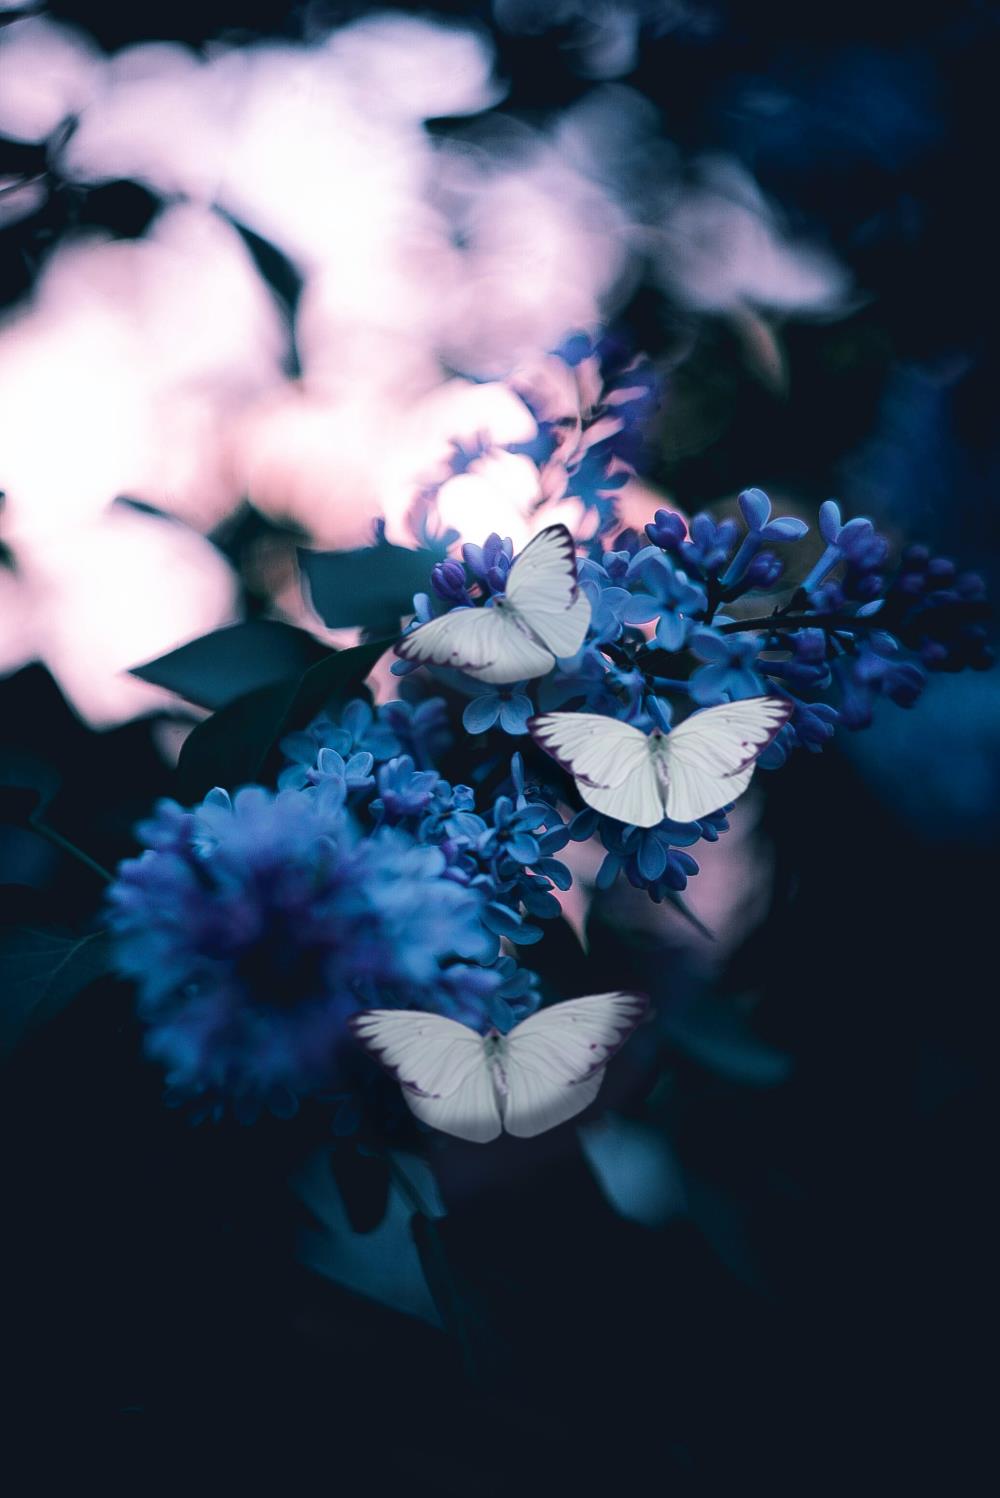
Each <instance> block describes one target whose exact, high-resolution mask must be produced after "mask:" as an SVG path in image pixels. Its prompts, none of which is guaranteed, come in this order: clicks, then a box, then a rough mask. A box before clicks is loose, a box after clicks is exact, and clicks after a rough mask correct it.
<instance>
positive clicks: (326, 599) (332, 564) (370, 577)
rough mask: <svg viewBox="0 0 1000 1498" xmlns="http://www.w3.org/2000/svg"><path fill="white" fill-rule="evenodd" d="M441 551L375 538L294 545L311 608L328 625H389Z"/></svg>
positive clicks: (422, 587)
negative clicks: (345, 547) (347, 546)
mask: <svg viewBox="0 0 1000 1498" xmlns="http://www.w3.org/2000/svg"><path fill="white" fill-rule="evenodd" d="M443 556H444V552H442V551H429V550H426V549H424V550H420V551H413V550H411V549H410V548H409V547H406V546H390V545H389V543H388V542H385V541H383V542H380V543H379V545H377V546H365V547H362V548H360V549H359V550H357V551H304V550H300V551H299V566H300V567H301V569H302V573H303V576H304V577H305V579H306V581H307V583H308V590H309V596H310V598H311V599H312V605H313V608H314V609H315V610H316V612H317V614H319V616H320V618H321V619H322V620H323V623H324V624H326V625H327V626H328V627H329V628H330V629H345V628H349V627H352V626H354V625H361V626H362V627H363V628H365V629H378V630H383V629H384V630H386V631H387V632H388V631H392V630H395V629H398V628H399V621H400V619H401V618H402V617H403V616H404V615H405V614H412V612H413V595H414V593H423V592H426V591H427V589H428V588H429V587H430V581H431V568H432V567H433V566H434V563H435V562H439V561H441V559H442V557H443Z"/></svg>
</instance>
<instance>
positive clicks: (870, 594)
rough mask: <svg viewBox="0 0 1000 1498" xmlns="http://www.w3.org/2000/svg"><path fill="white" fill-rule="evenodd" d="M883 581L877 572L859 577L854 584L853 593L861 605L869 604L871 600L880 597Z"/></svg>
mask: <svg viewBox="0 0 1000 1498" xmlns="http://www.w3.org/2000/svg"><path fill="white" fill-rule="evenodd" d="M883 584H884V580H883V579H882V578H881V577H879V575H878V573H877V572H871V573H869V574H868V576H867V577H859V578H858V579H857V581H856V582H855V584H854V588H853V593H854V596H855V598H859V599H860V600H861V601H862V603H871V601H872V599H874V598H878V597H879V596H880V595H881V592H882V588H883Z"/></svg>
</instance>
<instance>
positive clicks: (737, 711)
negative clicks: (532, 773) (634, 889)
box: [528, 697, 792, 827]
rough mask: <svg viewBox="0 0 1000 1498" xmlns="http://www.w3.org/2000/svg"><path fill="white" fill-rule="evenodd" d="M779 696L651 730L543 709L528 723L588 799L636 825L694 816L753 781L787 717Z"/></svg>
mask: <svg viewBox="0 0 1000 1498" xmlns="http://www.w3.org/2000/svg"><path fill="white" fill-rule="evenodd" d="M791 711H792V709H791V704H790V703H788V702H783V701H782V700H781V699H780V698H779V697H750V698H748V699H747V700H745V701H742V702H723V703H722V704H721V705H720V706H719V707H709V708H706V709H705V710H704V712H700V713H693V714H692V716H691V717H690V718H686V719H685V720H684V722H683V723H681V724H679V725H678V726H677V727H676V728H675V729H673V730H672V731H671V732H670V733H663V732H661V731H660V730H659V729H654V730H653V732H652V733H649V734H646V733H643V732H642V730H641V729H638V728H634V727H633V726H632V724H631V723H619V722H618V720H617V719H616V718H603V717H601V716H599V715H598V714H597V713H543V714H542V715H541V716H540V717H537V718H532V719H531V720H530V722H529V723H528V729H529V732H530V733H531V735H532V737H533V738H534V739H535V741H536V743H538V744H540V745H541V746H542V748H543V749H545V750H547V751H548V753H549V754H551V755H552V757H553V759H556V760H558V761H559V763H560V764H561V765H562V766H563V768H564V769H567V770H568V771H569V772H570V774H571V775H572V776H573V777H574V779H575V780H576V786H577V790H578V791H579V792H580V795H581V796H582V797H583V799H584V801H586V803H587V805H588V806H592V807H594V809H595V811H602V812H604V813H605V814H606V815H607V816H609V817H615V818H616V819H617V820H618V821H619V822H630V823H631V824H632V825H633V826H634V827H655V826H656V824H657V823H658V822H662V820H663V818H664V817H670V818H672V820H673V821H675V822H694V821H696V820H697V818H698V817H704V816H707V815H708V813H709V812H711V811H717V810H718V809H719V807H720V806H725V805H726V804H727V803H728V802H730V801H735V800H736V798H737V796H742V794H743V792H744V791H745V790H746V788H747V786H748V785H749V784H750V780H751V777H752V775H753V770H754V762H755V760H756V759H757V756H758V755H759V754H760V753H761V752H762V751H763V750H764V749H766V748H767V746H768V744H769V743H770V742H771V740H772V739H773V738H774V736H775V734H776V733H777V732H778V731H779V729H781V728H782V727H783V726H784V724H785V723H787V721H788V719H789V717H790V715H791Z"/></svg>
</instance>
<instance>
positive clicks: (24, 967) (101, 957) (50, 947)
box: [0, 926, 111, 1057]
mask: <svg viewBox="0 0 1000 1498" xmlns="http://www.w3.org/2000/svg"><path fill="white" fill-rule="evenodd" d="M110 966H111V938H110V936H109V934H108V932H106V931H95V932H93V933H92V934H91V935H89V936H74V935H72V934H70V933H68V932H62V931H50V930H47V929H44V928H40V927H32V926H12V927H10V928H9V929H7V930H5V931H2V932H0V1057H4V1056H7V1055H9V1054H10V1052H11V1051H12V1050H13V1049H14V1047H15V1046H16V1045H17V1043H18V1042H19V1041H20V1039H21V1038H22V1036H23V1035H24V1034H25V1032H26V1031H28V1030H32V1029H34V1028H35V1027H36V1026H38V1025H42V1024H44V1023H45V1022H46V1021H47V1020H50V1019H53V1018H54V1017H55V1016H56V1015H57V1014H59V1013H61V1012H62V1010H64V1009H65V1008H66V1007H67V1006H68V1005H69V1004H70V1003H71V1002H72V1000H73V999H75V998H76V996H77V995H78V994H80V993H82V992H83V990H84V989H85V988H88V987H89V986H90V984H91V983H94V982H95V981H96V980H97V979H98V978H101V977H103V976H104V975H105V974H106V973H107V972H108V971H110Z"/></svg>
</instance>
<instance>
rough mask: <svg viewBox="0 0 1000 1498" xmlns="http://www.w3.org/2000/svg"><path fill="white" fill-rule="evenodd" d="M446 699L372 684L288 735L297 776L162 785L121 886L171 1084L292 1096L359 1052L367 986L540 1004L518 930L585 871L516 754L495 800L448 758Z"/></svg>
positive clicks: (275, 1099) (114, 914) (468, 1005)
mask: <svg viewBox="0 0 1000 1498" xmlns="http://www.w3.org/2000/svg"><path fill="white" fill-rule="evenodd" d="M445 724H446V714H445V708H444V702H443V700H442V699H440V698H437V699H434V698H431V699H427V700H424V701H422V702H417V703H411V702H406V701H397V702H392V703H388V704H386V705H384V706H383V707H381V708H379V709H378V711H375V710H373V709H372V708H371V707H370V706H369V704H368V703H367V702H365V701H363V700H360V699H359V700H356V701H354V702H351V703H349V704H348V705H347V707H346V708H345V709H344V710H343V712H342V713H341V714H340V715H339V717H338V718H337V720H336V721H334V720H332V719H331V718H329V717H321V718H319V719H317V720H316V721H315V722H314V723H313V724H312V725H311V726H310V728H309V729H308V730H307V731H306V732H304V733H295V734H292V735H290V736H289V737H288V738H286V739H285V740H284V741H283V745H282V747H283V750H284V752H285V755H286V757H287V759H288V761H289V763H288V765H287V767H286V769H285V770H284V771H283V772H282V774H281V776H280V781H279V789H278V790H277V792H272V791H269V790H266V789H264V788H263V787H260V786H248V787H245V788H243V789H242V790H240V791H239V792H237V794H236V795H235V797H234V798H233V799H230V797H229V796H228V794H227V793H226V792H225V791H222V790H215V791H212V792H211V793H210V794H209V795H208V796H207V797H206V799H205V801H204V802H203V803H202V804H201V805H200V806H198V807H196V808H195V809H194V810H185V809H184V808H182V807H180V806H178V805H177V804H176V803H174V802H171V801H163V802H160V803H159V804H158V806H157V808H156V812H155V815H154V816H153V817H152V818H151V819H150V820H149V821H148V822H146V823H144V824H142V825H141V826H140V827H139V829H138V832H139V836H140V838H141V840H142V841H143V842H144V843H145V845H146V852H145V853H143V854H142V856H141V857H139V858H137V859H133V860H128V861H126V862H124V863H123V864H122V865H121V866H120V868H119V871H118V875H117V879H116V881H115V883H114V884H113V885H112V887H111V890H110V895H109V925H110V927H111V929H112V931H113V932H114V935H115V938H116V951H117V961H118V965H119V968H120V970H121V971H122V972H123V973H124V974H126V975H127V976H129V977H131V978H133V979H135V981H136V983H137V986H138V989H139V996H140V1013H141V1017H142V1018H143V1020H144V1021H145V1022H146V1025H147V1027H148V1031H147V1034H148V1050H149V1053H150V1054H151V1055H153V1056H155V1057H156V1058H157V1059H159V1060H160V1061H162V1062H163V1063H164V1064H165V1066H166V1069H167V1074H168V1082H169V1085H170V1088H171V1089H172V1091H173V1093H174V1095H175V1096H176V1097H177V1098H178V1099H181V1100H185V1101H190V1100H193V1099H195V1100H196V1099H200V1100H201V1102H202V1103H203V1105H204V1107H205V1108H206V1109H208V1110H210V1109H211V1108H212V1107H214V1106H218V1104H219V1103H220V1101H221V1100H226V1101H228V1102H229V1103H231V1104H232V1105H233V1106H234V1107H235V1109H236V1111H237V1113H238V1115H239V1116H241V1117H247V1118H249V1117H253V1116H255V1115H256V1113H257V1112H258V1111H259V1110H260V1109H261V1108H262V1107H265V1108H268V1109H270V1110H271V1111H272V1112H275V1113H277V1114H279V1115H280V1114H288V1113H291V1112H294V1111H295V1108H296V1107H297V1104H298V1099H299V1098H300V1097H302V1096H304V1095H308V1094H315V1093H324V1094H329V1093H331V1092H335V1091H336V1089H337V1087H338V1085H340V1084H341V1083H343V1081H344V1075H343V1068H344V1066H346V1067H347V1068H348V1069H350V1068H351V1067H354V1066H356V1064H357V1060H356V1056H353V1052H352V1051H351V1048H349V1047H348V1048H347V1050H348V1054H347V1058H346V1060H345V1058H344V1055H343V1054H342V1051H343V1042H344V1039H345V1036H346V1022H347V1019H348V1018H349V1016H350V1015H351V1014H353V1013H355V1012H356V1011H357V1010H358V1009H359V1008H360V1007H362V1006H372V1005H377V1006H379V1007H386V1006H399V1007H403V1008H418V1009H427V1010H430V1011H432V1012H435V1013H438V1014H443V1015H446V1016H448V1017H451V1018H454V1019H458V1020H460V1021H462V1022H463V1023H465V1024H468V1025H471V1026H473V1027H474V1028H477V1029H480V1030H486V1029H488V1028H489V1027H490V1026H495V1027H496V1028H498V1029H500V1030H503V1031H506V1030H508V1029H510V1028H511V1026H512V1025H514V1024H516V1023H517V1022H518V1021H519V1020H520V1019H522V1018H524V1017H525V1016H526V1015H528V1014H530V1013H531V1012H532V1011H533V1010H534V1009H535V1008H536V1007H537V1005H538V1002H539V994H538V989H537V980H536V979H535V977H534V975H533V974H532V973H530V972H528V971H526V970H524V969H522V968H521V967H520V966H519V965H518V964H517V962H516V961H515V960H514V959H513V958H512V957H511V956H509V955H507V954H505V953H503V952H502V951H501V939H502V938H504V939H506V940H508V941H509V942H510V943H512V944H513V945H515V946H530V945H532V944H533V943H535V942H537V941H539V940H540V939H541V936H542V934H543V933H542V927H541V926H540V925H538V924H537V922H538V921H539V920H545V919H548V918H551V917H553V916H557V915H558V914H559V913H560V906H559V902H558V900H557V899H556V897H555V895H554V893H553V891H554V890H556V889H567V888H568V887H569V885H570V882H571V876H570V872H569V870H568V868H567V867H566V865H565V864H563V863H561V862H560V861H559V859H558V858H557V857H556V856H555V855H556V854H557V853H558V852H559V851H560V850H561V849H562V848H564V847H565V846H566V844H567V842H568V841H569V831H568V829H567V828H566V827H565V826H564V824H563V821H562V818H561V817H560V815H559V813H558V812H557V811H556V810H555V808H554V807H552V806H551V805H549V804H548V803H546V802H544V801H542V800H540V799H538V798H537V797H535V796H533V795H532V796H529V794H528V793H527V792H526V787H525V782H524V772H523V765H522V763H521V760H520V757H519V756H515V757H514V760H513V763H512V765H511V767H510V772H509V774H508V776H507V777H506V780H505V782H504V783H502V784H501V785H500V787H499V792H498V793H496V794H494V795H493V797H492V799H491V801H490V803H489V805H488V806H486V807H485V808H484V809H483V810H482V811H478V810H477V808H476V794H475V792H474V791H473V790H472V789H471V788H470V787H469V786H465V785H453V784H452V783H451V782H449V781H448V780H446V779H445V778H444V777H443V776H442V775H441V774H439V773H438V771H437V770H435V769H432V768H429V767H428V766H429V765H430V762H431V760H432V758H433V757H434V756H435V755H436V754H438V753H440V752H441V751H442V748H443V747H445V746H446V745H447V743H448V736H447V734H446V732H445Z"/></svg>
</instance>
